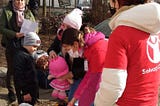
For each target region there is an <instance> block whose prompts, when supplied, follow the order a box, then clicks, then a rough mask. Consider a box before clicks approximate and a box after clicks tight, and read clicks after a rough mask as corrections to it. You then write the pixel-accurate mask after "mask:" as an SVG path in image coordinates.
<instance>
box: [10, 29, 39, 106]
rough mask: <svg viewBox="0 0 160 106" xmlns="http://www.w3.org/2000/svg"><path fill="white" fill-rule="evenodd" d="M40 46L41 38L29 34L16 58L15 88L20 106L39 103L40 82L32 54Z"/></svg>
mask: <svg viewBox="0 0 160 106" xmlns="http://www.w3.org/2000/svg"><path fill="white" fill-rule="evenodd" d="M40 44H41V41H40V38H39V36H38V35H37V34H36V33H34V32H29V33H27V34H26V36H24V42H23V47H22V48H21V49H20V50H18V51H17V53H16V54H15V56H14V61H13V63H14V70H15V72H14V86H15V90H16V95H17V98H18V104H21V103H29V104H31V105H32V106H34V104H35V103H36V101H37V98H38V81H37V77H36V76H37V75H36V68H35V61H34V59H33V57H32V53H33V52H34V51H36V50H37V48H38V46H40Z"/></svg>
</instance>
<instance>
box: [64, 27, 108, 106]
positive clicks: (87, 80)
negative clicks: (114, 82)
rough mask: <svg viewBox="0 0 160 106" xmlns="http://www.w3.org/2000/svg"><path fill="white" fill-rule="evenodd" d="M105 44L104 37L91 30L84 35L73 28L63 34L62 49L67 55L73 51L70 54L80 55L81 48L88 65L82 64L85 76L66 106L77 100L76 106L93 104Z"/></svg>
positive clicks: (106, 42) (105, 48)
mask: <svg viewBox="0 0 160 106" xmlns="http://www.w3.org/2000/svg"><path fill="white" fill-rule="evenodd" d="M84 41H85V42H84ZM107 44H108V41H107V40H105V35H104V34H102V33H101V32H97V31H95V30H93V29H92V30H91V31H89V33H86V34H85V35H83V34H81V33H80V32H79V31H77V30H75V29H73V28H68V29H66V30H65V31H64V32H63V36H62V47H64V48H65V50H66V51H67V52H69V53H70V51H73V53H72V54H75V53H76V54H77V53H78V54H80V48H82V47H83V48H84V58H85V59H86V61H88V64H87V62H84V65H85V66H86V74H85V76H84V78H83V79H82V81H81V82H80V85H79V86H78V88H77V89H76V92H74V96H73V98H72V100H71V101H69V103H68V106H74V103H75V101H76V100H78V106H90V105H91V104H92V103H93V101H94V97H95V93H96V91H97V89H98V87H99V82H100V79H101V73H102V68H103V64H104V59H105V58H104V57H105V55H106V51H107ZM83 45H85V46H83ZM87 67H88V69H87Z"/></svg>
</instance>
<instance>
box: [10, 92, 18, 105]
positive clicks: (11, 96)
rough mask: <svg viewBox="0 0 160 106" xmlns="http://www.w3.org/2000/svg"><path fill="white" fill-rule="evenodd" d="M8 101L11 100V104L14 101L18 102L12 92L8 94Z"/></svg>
mask: <svg viewBox="0 0 160 106" xmlns="http://www.w3.org/2000/svg"><path fill="white" fill-rule="evenodd" d="M8 99H9V102H11V103H12V102H14V101H16V96H15V94H14V93H12V92H9V93H8Z"/></svg>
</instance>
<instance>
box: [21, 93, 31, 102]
mask: <svg viewBox="0 0 160 106" xmlns="http://www.w3.org/2000/svg"><path fill="white" fill-rule="evenodd" d="M23 99H24V101H26V102H28V101H31V100H32V97H31V95H30V94H29V93H28V94H26V95H23Z"/></svg>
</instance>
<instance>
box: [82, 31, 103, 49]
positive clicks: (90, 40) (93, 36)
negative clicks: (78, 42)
mask: <svg viewBox="0 0 160 106" xmlns="http://www.w3.org/2000/svg"><path fill="white" fill-rule="evenodd" d="M101 39H105V35H104V34H103V33H101V32H98V31H95V32H92V33H88V34H85V38H84V40H85V43H86V46H87V47H88V46H90V45H92V44H94V43H96V42H97V41H98V40H101Z"/></svg>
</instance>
